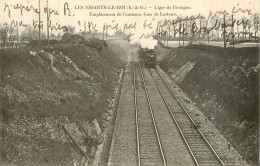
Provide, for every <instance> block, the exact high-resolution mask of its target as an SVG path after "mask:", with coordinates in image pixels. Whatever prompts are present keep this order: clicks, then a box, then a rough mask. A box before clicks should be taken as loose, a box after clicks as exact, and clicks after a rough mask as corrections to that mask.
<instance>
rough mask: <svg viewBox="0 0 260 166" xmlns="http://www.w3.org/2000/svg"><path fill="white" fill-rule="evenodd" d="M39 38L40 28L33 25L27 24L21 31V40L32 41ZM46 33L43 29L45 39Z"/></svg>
mask: <svg viewBox="0 0 260 166" xmlns="http://www.w3.org/2000/svg"><path fill="white" fill-rule="evenodd" d="M38 38H39V31H38V28H37V29H36V28H33V27H31V26H27V27H26V28H25V29H24V30H23V31H22V33H21V41H31V40H37V39H38ZM45 38H46V34H45V32H42V31H41V39H45Z"/></svg>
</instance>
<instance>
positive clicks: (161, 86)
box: [149, 69, 225, 166]
mask: <svg viewBox="0 0 260 166" xmlns="http://www.w3.org/2000/svg"><path fill="white" fill-rule="evenodd" d="M149 72H150V74H151V76H152V78H153V80H154V82H155V84H156V87H157V88H158V90H159V93H160V94H161V96H162V98H163V100H164V102H165V105H166V106H167V109H168V111H169V112H170V114H171V116H172V118H173V119H174V121H175V123H176V125H177V126H178V129H179V132H180V134H181V135H182V138H183V140H184V142H185V144H186V145H187V148H188V149H189V151H190V154H191V156H192V158H193V160H194V162H195V163H196V165H205V166H218V165H220V166H224V165H225V164H224V162H223V161H222V160H221V159H220V157H219V156H218V154H217V153H216V152H215V151H214V149H213V148H212V146H211V145H210V143H209V142H208V141H207V139H206V137H205V136H204V135H203V133H202V132H201V131H200V129H199V126H198V125H197V124H196V123H195V122H194V121H193V120H192V118H191V117H190V116H189V114H188V113H187V111H186V110H185V108H184V107H183V106H182V105H181V103H180V102H179V101H178V99H177V98H176V96H175V95H174V93H173V92H172V90H171V89H170V87H169V86H168V84H167V83H166V82H165V81H164V79H163V77H162V76H161V75H160V74H159V73H158V72H157V71H156V69H149Z"/></svg>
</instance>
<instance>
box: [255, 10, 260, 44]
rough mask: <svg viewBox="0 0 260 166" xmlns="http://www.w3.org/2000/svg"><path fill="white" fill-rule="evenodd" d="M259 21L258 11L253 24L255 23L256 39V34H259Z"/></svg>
mask: <svg viewBox="0 0 260 166" xmlns="http://www.w3.org/2000/svg"><path fill="white" fill-rule="evenodd" d="M259 22H260V15H259V14H258V13H256V14H254V15H253V25H254V30H255V40H256V36H257V34H258V29H259Z"/></svg>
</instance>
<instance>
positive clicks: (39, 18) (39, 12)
mask: <svg viewBox="0 0 260 166" xmlns="http://www.w3.org/2000/svg"><path fill="white" fill-rule="evenodd" d="M38 26H39V45H40V43H41V0H39V24H38Z"/></svg>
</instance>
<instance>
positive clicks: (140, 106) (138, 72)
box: [133, 63, 166, 166]
mask: <svg viewBox="0 0 260 166" xmlns="http://www.w3.org/2000/svg"><path fill="white" fill-rule="evenodd" d="M133 78H134V108H135V115H136V116H135V124H136V142H137V160H138V161H137V165H138V166H141V165H142V166H143V165H147V166H150V165H164V166H166V161H165V156H164V152H163V149H162V145H161V140H160V136H159V133H158V129H157V124H156V121H155V118H154V113H153V108H152V106H151V102H150V99H149V95H148V92H147V89H146V84H145V81H144V77H143V73H142V69H141V67H140V64H139V63H138V64H137V67H136V66H135V63H133ZM137 89H138V90H137Z"/></svg>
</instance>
